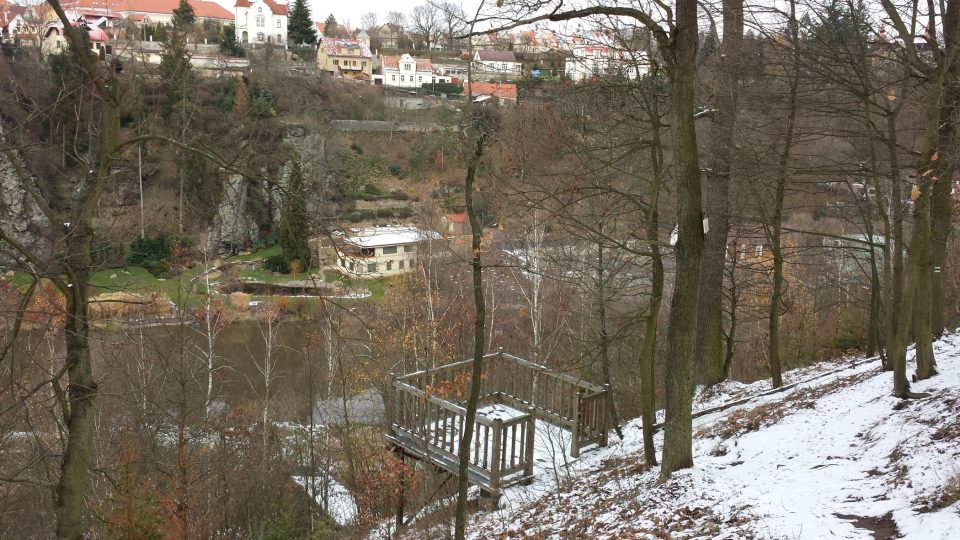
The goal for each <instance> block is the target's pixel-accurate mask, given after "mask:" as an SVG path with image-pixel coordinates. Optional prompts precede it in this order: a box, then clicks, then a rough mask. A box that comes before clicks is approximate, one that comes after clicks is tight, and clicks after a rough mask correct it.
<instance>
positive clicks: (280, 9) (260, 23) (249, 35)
mask: <svg viewBox="0 0 960 540" xmlns="http://www.w3.org/2000/svg"><path fill="white" fill-rule="evenodd" d="M234 14H235V16H236V25H237V40H238V41H239V42H240V43H278V44H280V45H286V43H287V6H286V4H278V3H276V2H275V1H274V0H237V5H236V7H235V8H234Z"/></svg>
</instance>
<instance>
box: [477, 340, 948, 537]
mask: <svg viewBox="0 0 960 540" xmlns="http://www.w3.org/2000/svg"><path fill="white" fill-rule="evenodd" d="M935 347H936V353H937V358H938V364H939V368H940V371H941V374H940V375H939V376H938V377H935V378H933V379H931V380H927V381H922V382H919V383H916V384H915V386H914V389H915V391H917V392H922V393H925V394H929V395H928V396H926V397H922V398H919V399H914V400H909V401H901V400H898V399H896V398H894V397H893V396H891V395H890V374H889V373H886V372H882V371H881V370H880V368H879V362H878V361H875V360H874V361H871V360H867V361H861V362H852V361H848V362H849V363H848V367H845V368H843V369H840V370H837V371H836V372H834V371H833V370H829V371H825V373H823V374H820V375H811V376H810V378H809V379H807V382H800V383H798V384H796V385H795V386H794V387H792V388H790V389H788V390H787V391H785V392H783V393H777V394H772V395H767V396H760V397H757V398H755V399H752V400H750V401H749V402H747V403H745V404H742V405H739V406H736V407H734V408H732V409H728V410H726V411H722V412H717V413H713V414H709V415H706V416H703V417H701V418H698V419H695V420H694V432H695V438H694V456H695V458H694V459H695V462H696V467H695V468H694V469H692V470H687V471H683V472H680V473H678V474H675V475H674V477H673V478H672V479H671V480H670V481H668V482H665V483H662V484H660V483H658V477H659V469H658V468H656V467H655V468H653V469H650V470H647V469H645V468H644V466H643V456H642V440H641V434H640V424H639V421H633V422H630V423H629V424H628V425H627V426H626V427H625V429H624V433H625V438H624V440H623V441H618V440H616V438H612V440H611V444H610V446H609V447H607V448H603V449H599V450H593V451H590V452H587V453H585V454H584V455H583V457H582V458H581V459H580V460H579V461H577V462H575V463H573V464H571V468H570V471H571V472H570V477H569V479H568V480H567V481H566V482H563V485H562V487H561V488H560V489H559V490H558V489H556V488H555V487H554V486H551V483H552V482H553V480H552V479H549V478H546V477H544V475H540V477H539V479H538V480H537V482H536V483H534V484H533V485H531V486H527V487H517V488H512V489H510V490H507V492H506V494H505V495H504V499H503V501H502V504H501V508H500V509H499V510H497V511H495V512H491V513H481V514H477V515H475V516H474V518H473V523H472V525H471V527H470V530H471V534H472V538H597V539H600V538H805V539H806V538H850V539H854V538H901V537H902V538H917V539H936V538H942V539H947V538H956V531H958V530H960V415H958V413H960V335H958V334H953V335H948V336H946V337H944V338H943V339H942V340H941V341H939V342H937V343H936V344H935ZM850 366H852V367H850ZM830 367H835V366H830ZM911 368H912V366H911ZM762 386H763V385H762V384H758V385H751V386H749V387H743V388H740V389H739V392H748V391H751V390H752V391H757V390H759V389H761V388H762ZM739 392H738V393H739ZM720 396H721V398H722V399H726V398H728V397H730V395H729V394H728V393H725V392H721V393H720ZM717 399H718V398H716V397H714V398H713V399H710V400H709V401H708V402H701V403H700V404H699V407H700V408H705V407H706V406H709V405H711V404H714V403H716V400H717ZM661 439H662V434H658V439H657V440H658V444H660V443H661V442H662V441H661Z"/></svg>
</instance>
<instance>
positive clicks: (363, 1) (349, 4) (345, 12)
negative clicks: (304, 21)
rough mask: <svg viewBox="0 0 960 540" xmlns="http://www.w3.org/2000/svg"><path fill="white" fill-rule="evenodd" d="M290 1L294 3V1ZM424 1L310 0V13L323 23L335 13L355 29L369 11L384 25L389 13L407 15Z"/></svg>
mask: <svg viewBox="0 0 960 540" xmlns="http://www.w3.org/2000/svg"><path fill="white" fill-rule="evenodd" d="M290 1H291V3H292V0H290ZM424 1H425V0H352V1H350V0H347V1H339V2H327V1H321V0H308V2H309V4H310V13H312V14H313V19H314V20H316V21H319V22H323V21H325V20H327V16H328V15H330V14H331V13H333V16H334V17H336V18H337V21H339V22H344V21H349V22H350V24H351V25H352V27H354V28H355V27H356V26H358V25H359V24H360V17H362V16H363V14H364V13H367V12H369V11H372V12H374V13H376V14H377V17H378V19H379V20H380V23H381V24H382V23H383V22H384V21H385V20H386V18H387V12H388V11H392V10H396V11H402V12H403V13H404V14H405V15H406V14H409V13H410V11H411V10H413V8H414V6H417V5H418V4H422V3H424Z"/></svg>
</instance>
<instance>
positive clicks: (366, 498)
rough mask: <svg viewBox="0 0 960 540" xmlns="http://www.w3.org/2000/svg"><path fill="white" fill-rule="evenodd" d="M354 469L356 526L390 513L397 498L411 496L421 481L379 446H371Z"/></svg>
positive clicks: (385, 516)
mask: <svg viewBox="0 0 960 540" xmlns="http://www.w3.org/2000/svg"><path fill="white" fill-rule="evenodd" d="M366 458H367V459H364V460H363V465H365V466H363V467H358V468H357V472H356V493H355V494H354V499H355V500H356V503H357V509H358V515H357V525H359V526H360V527H369V526H371V525H374V524H375V523H377V522H379V521H380V520H383V519H385V518H387V517H389V516H391V515H393V514H394V513H395V512H396V510H397V505H398V504H399V503H400V500H401V497H403V498H404V499H410V498H414V496H415V495H416V493H417V492H418V490H419V487H420V485H421V484H422V482H421V480H420V478H419V477H418V476H417V475H415V474H414V471H413V469H412V468H411V467H410V466H409V465H407V464H406V463H405V462H404V461H403V460H401V459H400V457H399V456H398V455H397V454H395V453H394V452H391V451H389V450H386V449H383V448H382V447H379V448H376V449H371V452H370V454H369V455H367V456H366Z"/></svg>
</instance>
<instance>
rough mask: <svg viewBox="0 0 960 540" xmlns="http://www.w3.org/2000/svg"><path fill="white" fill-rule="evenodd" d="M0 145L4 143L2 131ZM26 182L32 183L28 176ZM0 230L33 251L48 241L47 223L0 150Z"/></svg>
mask: <svg viewBox="0 0 960 540" xmlns="http://www.w3.org/2000/svg"><path fill="white" fill-rule="evenodd" d="M0 144H3V145H6V144H7V142H6V140H5V139H4V138H3V135H2V132H0ZM10 154H12V157H13V159H16V160H18V162H17V165H18V166H19V167H20V170H22V171H27V169H26V166H25V165H24V163H23V162H22V161H20V157H19V156H18V155H17V154H16V152H10ZM27 172H28V173H29V171H27ZM29 181H31V182H32V181H33V179H32V178H30V179H29ZM0 229H3V232H4V233H5V234H7V235H10V236H11V237H13V238H14V239H15V240H16V241H17V242H20V243H21V244H23V245H24V246H26V247H27V248H28V249H30V250H31V251H34V252H35V253H39V252H42V251H44V250H46V249H47V248H48V247H49V244H50V242H49V240H48V238H47V235H46V231H48V230H49V223H48V222H47V219H46V216H44V215H43V212H41V211H40V208H39V207H38V206H37V205H36V203H35V202H34V201H33V199H31V197H30V195H28V194H27V191H26V190H25V189H23V185H22V183H21V179H20V177H19V176H18V174H17V170H16V167H14V163H12V162H11V161H10V158H9V157H8V155H7V153H6V152H0ZM3 251H7V250H3ZM3 256H4V254H2V253H0V258H2V257H3Z"/></svg>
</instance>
